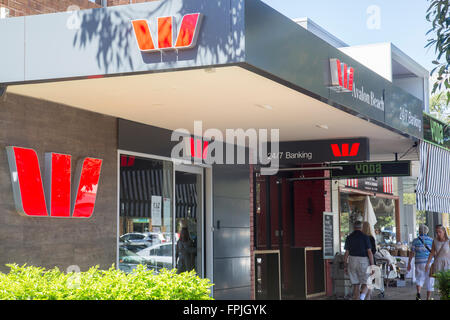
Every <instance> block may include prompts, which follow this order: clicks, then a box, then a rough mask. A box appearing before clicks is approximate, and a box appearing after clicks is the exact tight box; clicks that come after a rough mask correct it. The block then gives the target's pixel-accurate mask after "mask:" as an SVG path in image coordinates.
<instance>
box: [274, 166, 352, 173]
mask: <svg viewBox="0 0 450 320" xmlns="http://www.w3.org/2000/svg"><path fill="white" fill-rule="evenodd" d="M343 169H344V168H343V167H337V166H336V167H309V168H280V169H278V171H279V172H285V171H315V170H343Z"/></svg>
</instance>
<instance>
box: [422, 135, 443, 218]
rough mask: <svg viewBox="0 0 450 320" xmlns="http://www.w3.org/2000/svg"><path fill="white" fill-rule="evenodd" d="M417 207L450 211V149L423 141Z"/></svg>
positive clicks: (434, 210)
mask: <svg viewBox="0 0 450 320" xmlns="http://www.w3.org/2000/svg"><path fill="white" fill-rule="evenodd" d="M416 197H417V209H418V210H425V211H432V212H440V213H449V212H450V151H448V150H446V149H444V148H440V147H438V146H435V145H433V144H430V143H427V142H424V141H422V142H421V143H420V171H419V178H418V181H417V190H416Z"/></svg>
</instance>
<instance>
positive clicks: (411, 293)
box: [317, 280, 439, 300]
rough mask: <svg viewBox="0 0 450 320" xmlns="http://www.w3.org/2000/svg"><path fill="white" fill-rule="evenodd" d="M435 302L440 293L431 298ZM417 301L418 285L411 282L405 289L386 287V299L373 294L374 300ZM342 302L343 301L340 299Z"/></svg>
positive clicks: (325, 298)
mask: <svg viewBox="0 0 450 320" xmlns="http://www.w3.org/2000/svg"><path fill="white" fill-rule="evenodd" d="M421 296H422V299H423V300H425V299H426V297H427V293H426V291H425V289H422V292H421ZM431 297H432V298H433V299H434V300H439V294H438V292H436V291H435V292H434V293H433V294H432V296H431ZM415 299H416V285H415V284H414V283H412V281H411V280H407V281H406V286H404V287H386V288H385V292H384V297H382V296H380V294H379V291H378V290H375V292H374V293H373V294H372V300H415ZM317 300H336V298H335V297H318V298H317ZM338 300H342V299H338Z"/></svg>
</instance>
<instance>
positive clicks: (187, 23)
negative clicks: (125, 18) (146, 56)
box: [131, 13, 202, 52]
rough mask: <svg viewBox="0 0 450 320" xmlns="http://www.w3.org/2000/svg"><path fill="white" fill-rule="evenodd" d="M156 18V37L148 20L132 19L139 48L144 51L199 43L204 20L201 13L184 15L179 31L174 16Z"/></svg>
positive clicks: (178, 48) (191, 46)
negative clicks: (201, 25) (198, 39)
mask: <svg viewBox="0 0 450 320" xmlns="http://www.w3.org/2000/svg"><path fill="white" fill-rule="evenodd" d="M156 20H157V22H156V27H157V28H156V30H157V36H156V37H155V36H154V35H153V34H152V31H151V26H150V24H149V23H148V21H147V20H144V19H140V20H132V21H131V24H132V25H133V31H134V35H135V38H136V42H137V44H138V47H139V50H141V51H142V52H158V51H163V50H174V49H176V50H180V49H191V48H193V47H195V45H196V44H197V38H198V32H199V29H200V24H201V21H202V14H201V13H191V14H187V15H185V16H183V18H182V19H181V24H180V28H179V30H178V32H176V28H175V23H174V18H173V17H171V16H168V17H158V18H157V19H156ZM155 40H156V41H155Z"/></svg>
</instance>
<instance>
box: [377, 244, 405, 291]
mask: <svg viewBox="0 0 450 320" xmlns="http://www.w3.org/2000/svg"><path fill="white" fill-rule="evenodd" d="M375 260H376V264H377V266H378V267H379V268H380V271H381V278H382V281H381V284H382V287H381V288H380V289H378V290H379V291H380V297H382V298H384V293H385V287H389V284H390V282H392V281H393V280H395V279H397V278H398V277H399V274H398V266H397V260H396V259H395V258H394V257H393V256H391V254H390V253H389V251H387V250H386V249H380V250H378V251H377V252H376V253H375Z"/></svg>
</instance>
